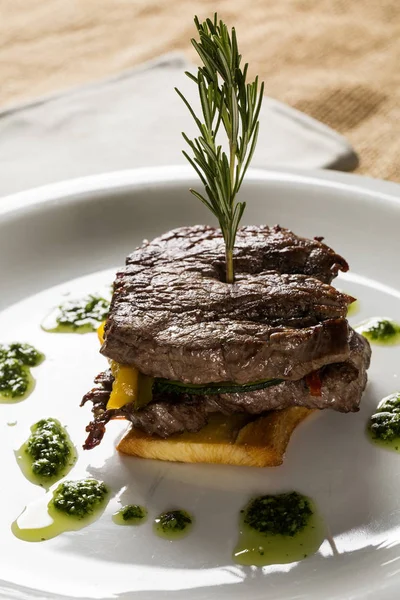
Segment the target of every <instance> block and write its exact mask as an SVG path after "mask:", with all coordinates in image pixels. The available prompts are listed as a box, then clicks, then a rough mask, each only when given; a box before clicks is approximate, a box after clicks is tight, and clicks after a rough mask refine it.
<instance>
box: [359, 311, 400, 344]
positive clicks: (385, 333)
mask: <svg viewBox="0 0 400 600" xmlns="http://www.w3.org/2000/svg"><path fill="white" fill-rule="evenodd" d="M355 329H356V331H358V333H361V334H362V335H363V336H364V337H366V338H367V340H369V341H370V342H371V343H373V344H380V345H382V346H392V345H394V344H400V325H399V324H398V323H396V322H395V321H393V320H392V319H389V318H385V317H373V318H372V319H368V320H367V321H364V322H363V323H360V325H358V327H356V328H355Z"/></svg>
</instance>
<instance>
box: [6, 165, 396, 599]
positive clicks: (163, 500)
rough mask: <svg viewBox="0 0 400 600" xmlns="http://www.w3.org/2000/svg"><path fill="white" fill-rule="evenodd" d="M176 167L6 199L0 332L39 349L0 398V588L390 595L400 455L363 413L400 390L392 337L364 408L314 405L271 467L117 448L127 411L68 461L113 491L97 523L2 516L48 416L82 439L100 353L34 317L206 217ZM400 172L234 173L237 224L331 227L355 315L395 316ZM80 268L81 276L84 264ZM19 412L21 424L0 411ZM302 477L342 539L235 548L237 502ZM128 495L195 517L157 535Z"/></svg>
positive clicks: (27, 592)
mask: <svg viewBox="0 0 400 600" xmlns="http://www.w3.org/2000/svg"><path fill="white" fill-rule="evenodd" d="M195 183H196V180H195V179H194V177H193V176H192V173H191V172H190V171H189V170H186V169H174V168H171V169H157V170H141V171H136V172H135V171H132V172H123V173H114V174H110V175H105V176H101V177H93V178H89V179H82V180H77V181H71V182H67V183H63V184H59V185H53V186H49V187H47V188H42V189H38V190H33V191H32V192H27V193H23V194H18V195H16V196H14V197H11V198H6V199H5V200H2V201H0V274H1V294H0V308H1V309H3V312H2V313H0V332H1V335H0V337H1V340H0V341H12V340H18V341H22V340H26V341H29V342H32V343H33V344H35V345H36V346H37V347H38V348H39V349H40V350H42V351H44V352H45V354H46V356H47V360H46V361H45V362H44V363H43V364H42V366H40V367H39V368H38V369H36V370H35V371H34V374H35V376H36V379H37V385H36V389H35V390H34V392H33V394H32V395H31V396H30V397H29V398H28V399H27V400H26V401H24V402H21V403H19V404H14V405H5V404H4V405H1V406H0V418H1V421H0V428H1V436H0V450H1V459H2V482H3V485H2V493H1V496H0V545H1V562H0V579H1V582H0V596H1V597H5V598H11V597H12V598H53V599H57V600H61V599H63V598H72V597H73V598H80V599H84V598H87V599H89V598H102V599H106V598H107V599H108V598H110V599H111V598H119V599H121V600H128V599H132V598H133V599H136V598H140V599H143V600H153V599H154V600H161V599H168V600H169V599H172V598H173V599H175V598H179V599H180V598H182V599H185V600H186V599H188V600H200V599H206V598H207V599H210V600H219V599H223V598H230V599H231V598H233V599H235V598H246V599H249V600H250V599H251V600H256V599H261V598H263V599H264V598H274V600H277V599H286V600H288V599H293V600H294V599H300V598H302V599H303V598H304V599H307V600H311V599H320V598H325V599H328V598H329V599H331V600H334V599H335V600H336V599H337V600H339V599H340V600H343V599H344V598H352V599H358V598H360V599H361V598H379V599H383V598H387V599H391V598H394V597H395V596H397V594H396V593H395V590H399V589H400V547H399V540H400V527H399V525H400V500H399V499H400V455H397V454H394V453H390V452H386V451H384V450H381V449H379V448H377V447H374V446H373V445H372V444H370V443H369V441H368V439H367V438H366V436H365V433H364V431H365V425H366V421H367V418H368V416H369V415H370V413H371V411H372V410H373V408H374V407H375V406H376V404H377V403H378V401H379V400H380V399H381V398H382V397H383V396H385V395H387V394H388V393H390V392H393V391H396V390H398V389H399V387H400V385H399V382H398V376H399V374H400V366H399V365H400V360H399V358H400V348H399V347H390V348H381V347H375V348H374V352H373V361H372V366H371V369H370V383H369V385H368V390H367V392H366V394H365V396H364V399H363V403H362V409H361V411H360V412H359V413H357V414H351V415H341V414H336V413H334V412H333V411H332V412H330V411H328V410H327V411H324V412H322V413H321V414H319V415H318V416H317V417H316V418H312V419H310V420H309V421H308V422H306V423H305V424H303V425H302V426H301V427H300V428H299V429H298V430H297V431H296V432H295V434H294V436H293V439H292V441H291V443H290V446H289V450H288V452H287V456H286V461H285V463H284V465H283V466H282V467H279V468H276V469H256V468H254V469H251V468H242V467H240V468H239V467H228V466H207V465H179V464H163V463H160V462H152V461H146V460H136V459H132V458H123V457H121V456H118V455H117V454H116V452H115V451H114V442H115V438H116V436H117V435H119V433H120V431H121V423H112V424H110V426H109V427H108V434H107V436H106V438H105V440H104V443H103V444H102V445H101V446H100V447H99V448H97V449H95V450H93V451H91V452H86V453H84V452H83V451H81V452H80V453H79V460H78V464H77V465H76V467H75V469H74V470H73V471H72V472H71V473H70V475H69V477H77V478H78V477H81V476H84V475H85V474H86V473H89V474H92V475H94V476H96V477H99V478H101V479H104V480H105V481H106V482H107V483H108V484H109V485H110V486H111V487H112V490H113V493H114V497H113V499H112V500H111V502H110V504H109V506H108V509H107V511H106V512H105V513H104V515H103V516H102V517H101V518H100V519H99V520H98V521H97V522H95V523H94V524H92V525H90V526H89V527H88V528H86V529H83V530H81V531H79V532H74V533H66V534H63V535H62V536H60V537H58V538H55V539H53V540H50V541H47V542H43V543H38V544H30V543H26V542H22V541H20V540H18V539H16V538H15V537H13V535H12V533H11V532H10V524H11V522H12V521H13V519H15V518H16V517H17V516H18V514H19V513H20V512H21V511H22V509H23V508H24V506H25V505H26V504H27V503H28V502H31V501H32V500H34V499H36V498H38V497H40V495H41V494H43V491H42V490H41V489H40V488H38V487H35V486H33V485H32V484H31V483H29V482H28V481H27V480H25V479H24V477H23V476H22V474H21V472H20V471H19V468H18V467H17V465H16V462H15V458H14V454H13V450H14V449H15V448H17V447H18V445H19V443H20V442H21V441H23V440H24V439H25V438H26V437H27V434H28V430H29V426H30V425H31V424H32V423H34V422H35V421H36V420H38V419H39V418H40V417H43V416H54V417H58V418H59V419H60V420H61V421H62V422H64V423H66V424H68V427H69V431H70V435H71V436H72V438H73V440H74V442H75V443H76V445H77V446H78V447H79V446H80V444H81V443H82V441H83V438H84V426H85V425H86V423H87V422H88V420H89V415H90V409H89V407H86V408H83V409H80V408H79V401H80V398H81V396H82V395H83V393H84V392H85V391H86V390H88V389H89V388H90V387H91V385H92V379H93V376H94V375H95V374H96V373H97V372H98V371H99V370H100V369H101V368H102V367H103V366H104V365H105V359H104V358H102V357H101V356H100V355H99V354H98V344H97V341H96V336H95V335H94V334H88V335H85V336H78V335H54V334H46V333H44V332H43V331H41V330H40V328H39V324H40V321H41V320H42V318H43V317H44V316H45V315H46V313H47V312H48V310H49V309H50V308H51V307H52V306H53V305H54V304H57V303H58V301H59V299H60V297H61V295H62V294H63V293H65V292H74V291H79V292H81V291H93V290H96V289H97V288H98V287H100V286H101V285H103V284H105V283H109V282H111V281H112V279H113V272H114V270H115V267H116V266H117V265H119V264H121V263H122V262H123V260H124V257H125V255H126V254H127V253H128V252H129V251H131V250H132V249H133V248H134V247H135V245H136V244H138V243H139V242H141V240H142V239H143V238H145V237H146V238H151V237H152V236H154V235H155V234H159V233H161V232H163V231H165V230H168V229H170V228H172V227H176V226H179V225H183V224H193V223H197V222H205V221H206V222H207V221H208V220H209V215H208V214H207V212H206V211H205V209H204V208H203V207H202V205H201V204H200V203H199V202H197V201H196V200H195V199H194V198H192V197H191V196H190V194H189V193H188V191H187V188H188V187H189V185H193V184H195ZM399 190H400V188H399V187H398V186H396V185H394V184H387V183H384V182H377V181H373V180H368V179H362V178H359V177H354V176H349V175H342V174H333V173H326V174H314V175H305V174H300V173H292V174H287V173H281V172H271V173H268V172H260V171H253V172H252V173H251V174H249V177H248V179H247V182H246V184H245V186H244V189H243V196H245V197H246V199H247V201H248V208H247V212H246V214H245V222H248V223H260V222H262V223H265V222H268V223H271V224H272V223H277V222H279V223H280V224H282V225H284V226H287V227H290V228H293V229H294V231H295V232H296V233H298V234H300V235H306V236H310V237H311V236H314V235H324V236H325V237H326V241H327V243H328V244H330V245H331V246H333V247H334V248H335V249H336V250H337V251H338V252H340V253H341V254H343V255H344V256H345V257H346V258H347V259H348V261H349V262H350V265H351V273H350V274H349V275H346V276H344V277H341V278H340V279H339V280H338V286H340V287H341V288H342V289H344V290H345V291H347V292H350V293H351V294H353V295H355V296H357V297H358V298H359V299H360V306H361V310H360V312H359V314H358V315H356V316H355V317H353V318H352V320H353V322H354V321H358V320H361V319H363V318H365V317H368V316H373V315H388V316H391V317H393V318H397V319H399V318H400V270H399V269H398V265H397V263H398V260H399V250H400V244H399V232H400V201H399V199H400V191H399ZM77 278H79V279H77ZM14 420H16V421H17V425H16V426H15V427H10V426H8V425H7V423H9V422H12V421H14ZM292 489H295V490H298V491H299V492H303V493H305V494H307V495H309V496H311V497H312V498H313V499H314V500H315V501H316V503H317V505H318V506H319V508H320V511H321V513H322V514H323V516H324V518H325V520H326V523H327V524H328V526H329V528H330V531H331V534H332V536H333V537H334V540H335V543H336V546H337V550H338V554H336V555H334V554H333V553H332V549H331V546H330V545H329V544H328V542H325V543H324V544H323V546H322V547H321V549H320V551H319V553H318V554H316V555H315V556H312V557H310V558H308V559H306V560H304V561H302V562H300V563H295V564H291V565H285V566H276V567H268V568H264V569H252V568H241V567H239V566H237V565H234V564H233V562H232V559H231V553H232V549H233V547H234V545H235V542H236V536H237V518H238V511H239V509H240V508H241V507H242V506H243V505H244V504H245V502H246V501H247V500H248V498H249V497H251V496H252V495H254V494H256V493H263V492H276V491H280V490H282V491H284V490H292ZM121 495H122V500H123V501H124V502H138V503H143V504H145V505H146V506H147V507H148V509H149V512H150V516H151V517H154V516H155V515H156V514H157V513H158V512H159V511H162V510H164V509H167V508H171V507H173V506H175V507H182V508H185V509H187V510H189V511H190V512H192V513H193V514H194V515H195V519H196V523H195V527H194V529H193V531H192V533H191V535H189V536H188V537H187V538H186V539H184V540H181V541H177V542H167V541H165V540H163V539H159V538H157V537H155V536H154V535H153V534H152V530H151V519H150V520H149V522H148V523H147V524H145V525H143V526H141V527H138V528H129V527H125V528H118V527H117V526H116V525H114V524H113V523H112V521H111V518H110V515H111V513H112V512H114V510H115V509H116V507H117V506H118V499H119V498H120V496H121Z"/></svg>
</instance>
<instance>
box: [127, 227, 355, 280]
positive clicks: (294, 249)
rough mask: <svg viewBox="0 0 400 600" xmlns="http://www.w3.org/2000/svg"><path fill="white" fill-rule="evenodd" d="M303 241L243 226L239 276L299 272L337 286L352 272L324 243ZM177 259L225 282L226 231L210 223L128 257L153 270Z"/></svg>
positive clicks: (276, 229) (278, 230) (283, 232)
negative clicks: (342, 274) (343, 274)
mask: <svg viewBox="0 0 400 600" xmlns="http://www.w3.org/2000/svg"><path fill="white" fill-rule="evenodd" d="M322 239H323V238H314V239H313V240H310V239H307V238H302V237H299V236H297V235H296V234H294V233H293V232H292V231H290V229H285V228H284V227H280V225H275V226H273V227H268V226H245V227H240V228H239V230H238V232H237V236H236V241H235V248H234V261H235V272H236V273H252V274H255V273H261V272H263V271H278V272H279V273H298V274H302V275H310V276H311V277H316V278H317V279H319V280H320V281H322V282H324V283H331V281H332V279H333V278H334V277H336V276H337V274H338V272H339V271H348V269H349V265H348V264H347V262H346V261H345V259H344V258H343V257H342V256H340V255H339V254H336V252H334V251H333V250H332V249H331V248H329V246H327V245H326V244H323V243H322V242H321V240H322ZM171 261H174V262H177V261H179V262H182V261H183V262H184V263H185V264H186V266H187V268H190V266H191V265H192V266H193V267H194V268H195V269H196V268H197V267H198V265H199V263H202V264H203V269H205V268H206V267H208V269H209V275H210V276H211V277H215V278H217V279H220V280H223V279H224V274H225V245H224V240H223V237H222V233H221V230H220V229H218V228H216V227H210V226H209V225H195V226H192V227H180V228H178V229H173V230H172V231H169V232H168V233H166V234H164V235H162V236H161V237H159V238H156V239H154V240H153V241H152V242H151V243H150V244H149V243H143V245H142V246H141V247H139V248H138V249H137V250H135V251H134V252H133V253H132V254H131V255H130V256H128V258H127V261H126V262H127V264H137V265H146V267H153V266H155V265H158V266H160V265H161V264H166V265H168V264H169V263H170V262H171Z"/></svg>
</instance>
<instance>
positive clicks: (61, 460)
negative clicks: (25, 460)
mask: <svg viewBox="0 0 400 600" xmlns="http://www.w3.org/2000/svg"><path fill="white" fill-rule="evenodd" d="M31 431H32V433H31V435H30V437H29V438H28V441H27V443H26V448H25V452H26V453H27V454H28V456H29V457H30V458H31V459H32V472H33V473H34V474H35V475H36V476H38V477H40V478H45V479H49V478H53V477H56V476H57V475H59V474H60V473H61V472H62V471H63V469H64V468H65V467H66V466H67V465H68V463H69V462H70V461H71V460H72V459H73V447H72V444H71V442H70V440H69V437H68V435H67V432H66V431H65V429H64V428H63V427H62V425H61V423H59V422H58V421H57V420H56V419H41V420H40V421H38V422H37V423H36V424H35V425H33V427H32V428H31Z"/></svg>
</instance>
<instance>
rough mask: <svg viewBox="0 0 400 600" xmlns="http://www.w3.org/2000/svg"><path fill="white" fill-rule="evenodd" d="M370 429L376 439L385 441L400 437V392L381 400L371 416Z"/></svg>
mask: <svg viewBox="0 0 400 600" xmlns="http://www.w3.org/2000/svg"><path fill="white" fill-rule="evenodd" d="M369 429H370V432H371V434H372V437H373V438H374V439H379V440H383V441H385V442H390V441H393V440H395V439H396V438H399V437H400V393H395V394H391V395H390V396H387V397H386V398H384V399H383V400H382V402H380V404H379V405H378V407H377V409H376V412H375V413H374V414H373V415H372V416H371V418H370V422H369Z"/></svg>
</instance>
